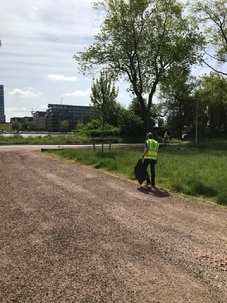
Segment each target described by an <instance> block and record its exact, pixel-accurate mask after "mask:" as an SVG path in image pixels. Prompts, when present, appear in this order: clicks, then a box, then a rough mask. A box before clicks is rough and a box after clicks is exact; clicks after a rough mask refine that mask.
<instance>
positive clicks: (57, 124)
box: [46, 104, 94, 132]
mask: <svg viewBox="0 0 227 303" xmlns="http://www.w3.org/2000/svg"><path fill="white" fill-rule="evenodd" d="M87 116H90V117H93V116H94V113H93V110H92V108H91V107H90V106H80V105H63V104H48V109H47V111H46V130H47V131H57V132H58V131H61V121H64V120H67V121H68V122H69V130H74V129H75V126H76V124H77V123H78V122H79V121H81V120H83V119H84V118H85V117H87Z"/></svg>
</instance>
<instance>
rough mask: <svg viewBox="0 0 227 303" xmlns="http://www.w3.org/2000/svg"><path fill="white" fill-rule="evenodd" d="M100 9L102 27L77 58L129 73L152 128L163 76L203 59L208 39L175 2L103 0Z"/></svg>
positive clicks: (89, 64)
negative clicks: (102, 12)
mask: <svg viewBox="0 0 227 303" xmlns="http://www.w3.org/2000/svg"><path fill="white" fill-rule="evenodd" d="M95 7H96V8H97V9H103V11H104V13H105V18H104V22H103V24H102V27H101V31H100V33H99V34H98V35H97V36H96V37H95V43H94V44H93V45H92V46H90V47H89V48H88V49H87V50H86V51H84V52H80V53H78V54H77V55H75V56H74V57H75V59H76V60H77V61H78V62H79V64H80V68H81V71H82V72H86V71H89V70H91V68H92V66H93V65H103V66H109V67H110V69H111V70H112V71H113V72H115V73H116V75H117V76H119V77H121V76H122V77H125V79H126V80H127V81H129V83H130V87H129V90H130V91H131V92H132V93H133V94H134V95H135V96H136V97H137V99H138V101H139V103H140V107H141V111H142V115H143V120H144V123H145V127H146V128H147V129H150V127H151V126H152V123H153V122H152V120H150V111H151V108H152V105H153V96H154V94H155V92H156V90H157V87H158V85H159V83H160V81H161V80H162V78H163V77H165V75H166V73H168V71H169V70H170V69H172V68H175V67H176V66H182V65H183V66H188V65H191V64H193V63H195V62H196V60H197V58H198V54H199V52H198V50H199V49H200V46H201V44H202V42H203V39H202V36H201V35H200V33H199V32H198V31H197V28H196V22H195V20H193V22H192V18H189V17H185V15H184V14H183V5H182V4H180V3H179V2H177V1H175V0H170V1H168V3H167V2H166V1H165V0H155V1H148V0H143V1H123V0H116V1H111V0H103V1H98V2H96V3H95ZM145 94H147V95H148V98H147V99H145V97H144V95H145Z"/></svg>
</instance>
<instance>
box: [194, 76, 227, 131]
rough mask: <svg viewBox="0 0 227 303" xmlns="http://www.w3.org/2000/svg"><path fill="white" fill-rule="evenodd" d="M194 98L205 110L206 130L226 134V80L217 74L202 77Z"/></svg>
mask: <svg viewBox="0 0 227 303" xmlns="http://www.w3.org/2000/svg"><path fill="white" fill-rule="evenodd" d="M196 97H197V98H198V100H199V102H200V103H201V104H203V105H204V107H205V108H206V113H207V120H208V123H207V125H208V128H209V129H210V130H213V131H216V132H219V133H220V132H224V133H227V121H226V118H227V79H226V78H224V77H223V76H222V75H220V74H217V73H211V74H210V75H205V76H203V77H202V79H201V85H200V87H199V88H198V89H197V90H196Z"/></svg>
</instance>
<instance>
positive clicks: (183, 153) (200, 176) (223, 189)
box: [54, 140, 227, 205]
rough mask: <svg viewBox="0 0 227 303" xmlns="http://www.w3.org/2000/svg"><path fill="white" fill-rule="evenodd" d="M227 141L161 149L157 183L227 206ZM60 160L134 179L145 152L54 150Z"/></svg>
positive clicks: (123, 150)
mask: <svg viewBox="0 0 227 303" xmlns="http://www.w3.org/2000/svg"><path fill="white" fill-rule="evenodd" d="M226 151H227V141H223V140H222V141H212V142H206V141H205V142H202V143H200V144H197V145H196V146H195V145H193V144H181V145H173V146H168V147H167V148H163V147H161V148H160V150H159V156H158V164H157V166H156V175H157V176H156V184H157V186H161V187H163V188H165V189H167V190H170V191H173V192H179V193H184V194H186V195H191V196H200V197H204V198H206V199H209V200H211V201H213V202H216V203H218V204H223V205H227V153H226ZM54 153H55V154H57V155H58V156H60V157H63V158H66V159H70V160H73V161H76V162H80V163H83V164H85V165H90V166H92V167H94V168H96V169H100V168H101V169H104V170H107V171H110V172H114V173H117V174H120V175H122V176H125V177H127V178H129V179H132V180H134V179H135V176H134V172H133V169H134V166H135V163H136V161H137V159H138V158H139V157H140V156H141V155H142V150H140V151H138V150H126V149H112V150H111V151H107V150H106V151H105V152H104V153H102V152H101V151H95V152H94V151H93V150H75V149H74V150H72V149H65V150H59V151H54Z"/></svg>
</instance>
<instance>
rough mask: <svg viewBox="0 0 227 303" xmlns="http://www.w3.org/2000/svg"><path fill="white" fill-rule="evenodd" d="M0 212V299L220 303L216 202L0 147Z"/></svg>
mask: <svg viewBox="0 0 227 303" xmlns="http://www.w3.org/2000/svg"><path fill="white" fill-rule="evenodd" d="M157 169H158V167H157ZM157 182H158V180H157ZM0 217H1V219H0V256H1V258H0V302H2V303H22V302H23V303H25V302H26V303H31V302H37V303H49V302H54V303H58V302H59V303H64V302H70V303H72V302H76V303H77V302H79V303H93V302H94V303H96V302H97V303H98V302H100V303H107V302H114V303H128V302H134V303H145V302H150V303H181V302H182V303H185V302H190V303H192V302H193V303H200V302H201V303H210V302H215V303H219V302H223V303H224V302H227V211H226V208H223V207H217V206H214V205H212V204H205V203H198V202H193V201H189V200H183V199H176V198H174V197H173V196H171V195H169V193H168V192H165V191H163V190H160V189H159V190H147V189H143V188H140V187H139V186H138V185H137V184H136V183H135V182H131V181H127V180H122V179H120V178H117V177H114V176H111V175H110V174H105V173H102V172H99V171H97V170H93V169H90V168H85V167H81V166H79V165H76V164H72V163H69V162H65V161H60V160H57V159H53V158H50V157H48V156H47V155H46V154H45V153H41V152H37V151H28V150H19V151H16V150H14V151H9V150H4V151H3V150H0Z"/></svg>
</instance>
